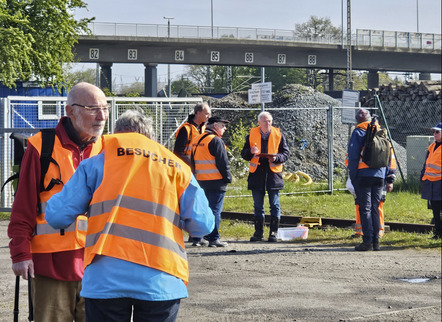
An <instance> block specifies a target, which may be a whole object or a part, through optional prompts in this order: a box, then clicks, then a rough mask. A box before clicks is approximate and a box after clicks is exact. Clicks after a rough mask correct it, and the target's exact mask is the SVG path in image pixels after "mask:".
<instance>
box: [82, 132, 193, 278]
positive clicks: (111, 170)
mask: <svg viewBox="0 0 442 322" xmlns="http://www.w3.org/2000/svg"><path fill="white" fill-rule="evenodd" d="M102 141H103V146H104V159H105V160H104V168H103V181H102V183H101V185H100V186H99V187H98V188H97V190H96V191H95V192H94V194H93V197H92V200H91V203H90V206H89V210H88V219H89V223H88V230H87V236H86V247H85V259H84V264H85V267H86V266H88V265H89V264H90V263H91V262H92V260H93V259H94V257H95V255H104V256H109V257H114V258H119V259H122V260H125V261H128V262H132V263H136V264H140V265H144V266H148V267H151V268H154V269H157V270H160V271H163V272H166V273H168V274H171V275H173V276H176V277H178V278H180V279H182V280H183V281H184V282H185V283H186V284H187V283H188V280H189V269H188V262H187V255H186V251H185V245H184V240H183V233H182V230H181V224H180V208H179V199H180V198H181V196H182V194H183V193H184V191H185V189H186V188H187V187H188V186H189V184H190V180H191V178H192V173H191V170H190V167H189V166H188V165H187V164H185V162H184V161H182V160H181V159H179V158H178V157H177V156H176V155H174V154H173V153H172V152H170V151H169V150H167V149H166V148H165V147H163V146H161V145H159V144H158V143H156V142H154V141H152V140H150V139H148V138H147V137H145V136H144V135H141V134H138V133H120V134H113V135H104V136H103V137H102Z"/></svg>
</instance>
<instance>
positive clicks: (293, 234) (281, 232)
mask: <svg viewBox="0 0 442 322" xmlns="http://www.w3.org/2000/svg"><path fill="white" fill-rule="evenodd" d="M307 237H308V227H305V226H298V227H291V228H279V229H278V239H281V240H285V241H287V240H292V239H307Z"/></svg>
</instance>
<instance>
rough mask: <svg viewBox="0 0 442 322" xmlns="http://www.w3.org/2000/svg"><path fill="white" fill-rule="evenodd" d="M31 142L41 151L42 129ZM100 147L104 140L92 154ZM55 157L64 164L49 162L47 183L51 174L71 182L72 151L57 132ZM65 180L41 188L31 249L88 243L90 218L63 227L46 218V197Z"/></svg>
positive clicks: (44, 250)
mask: <svg viewBox="0 0 442 322" xmlns="http://www.w3.org/2000/svg"><path fill="white" fill-rule="evenodd" d="M28 142H30V143H31V144H32V146H34V147H35V149H36V150H37V151H38V154H39V155H41V149H42V136H41V133H37V134H36V135H34V136H32V137H30V138H29V139H28ZM99 150H101V142H97V143H94V145H93V148H92V151H91V154H90V156H92V155H94V153H95V154H96V153H97V152H98V151H99ZM52 158H53V159H54V160H55V161H56V162H57V163H58V164H59V165H62V166H61V167H60V168H59V167H58V166H57V165H56V164H54V163H53V162H50V163H49V168H48V171H47V172H46V176H45V179H44V181H45V182H44V186H45V187H46V186H48V184H49V182H50V181H51V179H52V178H57V179H60V180H61V181H62V182H63V183H66V182H68V180H69V179H70V178H71V176H72V175H73V174H74V172H75V167H74V162H73V159H72V151H71V150H69V149H66V148H64V147H63V146H62V144H61V142H60V140H59V138H58V136H57V135H55V141H54V148H53V151H52ZM62 188H63V184H56V185H54V186H53V188H52V189H51V190H49V191H42V192H40V214H38V216H37V225H36V227H35V232H34V236H33V237H32V239H31V252H32V253H54V252H62V251H69V250H75V249H80V248H83V247H84V245H85V239H86V231H87V218H86V216H83V215H81V216H78V217H77V220H76V221H75V222H73V223H72V224H71V225H69V226H68V227H66V228H65V229H63V230H62V231H60V229H54V228H52V227H51V226H50V225H49V224H48V223H47V221H46V220H45V209H46V204H47V201H48V200H49V199H50V198H51V197H52V196H53V195H54V194H56V193H58V192H60V191H61V189H62Z"/></svg>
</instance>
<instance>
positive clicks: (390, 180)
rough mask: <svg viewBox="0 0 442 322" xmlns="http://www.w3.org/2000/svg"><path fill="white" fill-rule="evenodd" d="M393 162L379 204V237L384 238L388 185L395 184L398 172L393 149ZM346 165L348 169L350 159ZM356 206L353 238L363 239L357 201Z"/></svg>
mask: <svg viewBox="0 0 442 322" xmlns="http://www.w3.org/2000/svg"><path fill="white" fill-rule="evenodd" d="M391 156H392V159H391V162H390V166H389V167H388V168H387V172H386V177H385V182H386V184H385V186H384V189H383V191H382V198H381V202H380V203H379V237H382V236H384V233H385V217H384V202H385V199H386V195H387V183H391V184H393V183H394V180H395V179H396V171H397V164H396V158H395V155H394V152H393V147H392V148H391ZM345 165H346V166H347V167H348V158H346V159H345ZM347 185H351V181H350V179H349V180H348V182H347ZM349 188H350V189H351V192H352V193H353V194H354V187H353V186H351V187H349ZM355 205H356V222H355V227H354V230H355V233H354V235H352V236H351V237H352V238H357V237H362V236H363V235H364V233H363V232H362V225H361V216H360V214H359V205H358V204H357V202H356V199H355Z"/></svg>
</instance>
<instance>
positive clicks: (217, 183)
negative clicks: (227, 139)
mask: <svg viewBox="0 0 442 322" xmlns="http://www.w3.org/2000/svg"><path fill="white" fill-rule="evenodd" d="M228 123H229V121H227V120H225V119H222V118H221V117H219V116H214V117H211V118H209V120H208V122H207V127H206V131H205V132H204V133H203V134H200V135H198V136H196V137H195V138H194V139H193V140H192V143H191V144H192V155H191V164H192V167H193V170H194V173H195V176H196V179H197V181H198V183H199V184H200V186H201V188H203V190H204V192H205V194H206V197H207V200H208V201H209V207H210V209H212V212H213V215H214V216H215V228H214V229H213V231H212V232H211V233H210V234H209V235H207V236H206V237H205V238H207V240H208V241H209V247H225V246H227V243H226V242H222V241H221V240H220V234H219V225H220V222H221V211H222V209H223V202H224V195H225V193H226V190H227V184H228V183H231V182H232V174H231V173H230V162H229V158H228V157H227V151H226V145H225V144H224V141H223V140H222V136H223V134H224V132H225V131H226V127H227V124H228ZM205 244H206V243H205V240H204V239H203V238H202V237H200V236H198V237H194V238H193V244H192V246H205Z"/></svg>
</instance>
